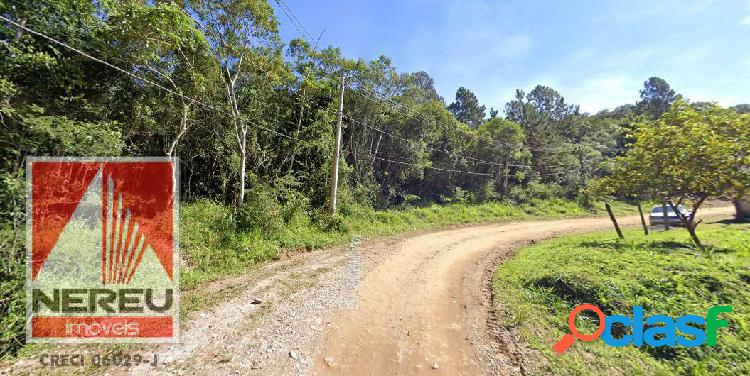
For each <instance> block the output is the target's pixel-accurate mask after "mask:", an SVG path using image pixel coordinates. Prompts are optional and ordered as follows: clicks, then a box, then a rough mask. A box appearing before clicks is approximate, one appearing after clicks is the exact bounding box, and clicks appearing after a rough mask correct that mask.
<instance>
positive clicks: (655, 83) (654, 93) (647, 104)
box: [636, 77, 677, 119]
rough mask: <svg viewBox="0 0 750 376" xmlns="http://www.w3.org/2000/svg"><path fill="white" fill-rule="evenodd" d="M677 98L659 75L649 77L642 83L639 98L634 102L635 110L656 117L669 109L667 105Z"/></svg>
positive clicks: (652, 117)
mask: <svg viewBox="0 0 750 376" xmlns="http://www.w3.org/2000/svg"><path fill="white" fill-rule="evenodd" d="M676 99H677V94H676V93H675V91H674V90H672V88H671V87H670V86H669V84H668V83H667V81H665V80H664V79H663V78H659V77H650V78H649V79H648V80H646V82H644V83H643V90H641V100H640V101H639V102H638V103H637V104H636V108H637V110H638V111H639V112H640V113H642V114H646V115H648V116H650V117H651V119H658V118H659V116H661V115H662V114H663V113H665V112H667V110H669V106H670V105H671V104H672V102H674V101H675V100H676Z"/></svg>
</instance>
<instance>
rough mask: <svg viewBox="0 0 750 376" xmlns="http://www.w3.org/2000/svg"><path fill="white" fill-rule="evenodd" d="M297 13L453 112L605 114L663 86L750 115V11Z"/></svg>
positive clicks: (443, 7) (709, 2)
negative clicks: (419, 75) (386, 61)
mask: <svg viewBox="0 0 750 376" xmlns="http://www.w3.org/2000/svg"><path fill="white" fill-rule="evenodd" d="M286 1H287V4H288V5H289V6H290V7H291V8H292V9H293V10H294V12H295V14H296V15H297V17H298V18H299V19H300V20H301V21H302V23H303V24H304V25H305V27H306V28H307V29H308V31H309V32H310V34H313V35H314V36H315V37H317V36H318V35H319V34H320V32H322V31H323V30H324V29H325V33H324V34H323V36H322V38H321V44H322V45H329V44H331V45H335V46H338V47H341V49H342V52H343V53H344V55H345V56H347V57H350V58H353V57H362V58H365V59H368V60H369V59H374V58H376V57H378V56H379V55H381V54H385V55H387V56H389V57H390V58H391V59H392V60H393V64H394V65H395V66H396V67H397V68H398V70H399V71H400V72H407V71H417V70H424V71H426V72H428V73H429V74H430V75H431V76H432V77H433V78H434V79H435V86H436V87H437V90H438V92H439V93H440V95H442V96H443V97H445V99H446V101H447V102H451V101H452V100H453V98H454V94H455V91H456V89H457V88H458V86H466V87H468V88H469V89H471V90H472V91H474V92H475V93H476V94H477V96H478V97H479V100H480V102H481V103H482V104H485V105H486V106H487V107H488V108H489V107H495V108H502V107H503V106H504V104H505V102H507V101H508V100H509V99H510V98H511V97H512V96H513V94H514V91H515V89H517V88H520V89H524V90H526V91H528V90H530V89H531V88H533V86H534V85H536V84H544V85H548V86H551V87H553V88H555V89H557V90H558V91H559V92H560V93H561V94H562V95H563V96H565V98H566V100H567V101H568V102H571V103H576V104H580V105H581V108H582V109H583V110H585V111H589V112H595V111H598V110H601V109H604V108H613V107H616V106H618V105H620V104H625V103H635V101H636V100H637V99H638V90H639V89H640V88H641V87H642V85H643V81H645V80H646V79H647V78H648V77H650V76H659V77H662V78H664V79H666V80H667V81H668V82H669V83H670V84H671V85H672V87H673V88H674V89H675V90H676V91H677V92H679V93H681V94H683V95H684V96H686V97H687V98H689V99H691V100H711V101H717V102H719V103H720V104H722V105H725V106H726V105H733V104H737V103H750V48H748V47H750V0H694V1H691V0H683V1H677V0H646V1H643V0H629V1H618V2H610V1H559V0H558V1H548V0H547V1H516V0H510V1H479V0H471V1H442V0H431V1H428V0H403V1H392V0H379V1H343V0H286ZM274 5H275V4H274ZM277 17H278V18H279V20H280V21H281V35H282V38H283V39H284V40H287V41H288V40H289V39H291V38H293V37H296V36H297V31H296V29H295V28H294V25H293V24H292V23H291V22H290V21H289V19H288V18H286V16H285V15H284V14H283V13H282V12H281V11H278V10H277Z"/></svg>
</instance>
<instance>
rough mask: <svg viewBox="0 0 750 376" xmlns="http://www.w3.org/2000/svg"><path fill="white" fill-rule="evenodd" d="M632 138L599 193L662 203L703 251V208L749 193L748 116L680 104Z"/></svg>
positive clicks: (640, 127) (646, 123)
mask: <svg viewBox="0 0 750 376" xmlns="http://www.w3.org/2000/svg"><path fill="white" fill-rule="evenodd" d="M633 138H634V139H635V140H636V141H635V142H634V143H633V144H632V145H631V148H630V149H629V150H628V152H627V153H626V154H625V155H623V156H619V157H617V158H615V159H614V169H613V171H612V174H611V175H610V176H607V177H605V178H603V179H601V181H599V182H597V184H596V187H597V189H598V190H599V191H601V192H605V193H609V194H619V195H625V196H640V197H644V196H645V197H652V198H656V199H658V200H661V201H662V202H664V203H666V204H668V205H670V206H671V207H672V209H673V210H674V212H675V213H677V214H678V216H679V217H680V219H681V221H682V222H683V225H684V226H685V228H686V229H687V230H688V232H689V233H690V236H691V238H692V239H693V241H694V242H695V244H696V245H698V246H702V245H701V242H700V239H699V238H698V236H697V234H696V232H695V229H696V227H697V226H698V223H699V222H697V221H696V213H697V211H698V209H699V208H700V207H701V205H703V204H704V203H705V202H706V200H708V199H712V198H734V197H738V196H740V195H742V194H743V193H744V192H746V191H747V190H748V189H750V171H748V169H747V166H750V157H748V156H749V155H750V152H749V151H750V117H749V116H748V115H741V114H738V113H736V112H735V111H732V110H727V109H722V108H720V107H718V106H716V105H709V106H707V107H705V108H701V109H697V108H695V107H694V106H691V105H690V104H689V103H687V102H686V101H684V100H678V101H676V102H674V103H673V104H672V106H671V108H670V110H669V111H667V112H666V113H664V114H663V115H662V116H661V117H660V118H659V119H658V120H655V121H644V122H641V123H638V124H636V126H635V130H634V135H633ZM683 204H686V205H687V204H689V205H690V208H691V209H690V212H689V214H687V215H684V214H682V213H681V212H680V211H679V210H677V206H678V205H683Z"/></svg>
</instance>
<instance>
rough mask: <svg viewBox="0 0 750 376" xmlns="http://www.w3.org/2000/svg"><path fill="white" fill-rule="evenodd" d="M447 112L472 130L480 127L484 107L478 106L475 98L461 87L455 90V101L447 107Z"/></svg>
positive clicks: (483, 115) (470, 92) (469, 91)
mask: <svg viewBox="0 0 750 376" xmlns="http://www.w3.org/2000/svg"><path fill="white" fill-rule="evenodd" d="M448 110H449V111H450V112H451V113H453V115H454V116H455V117H456V119H458V121H460V122H462V123H465V124H468V125H469V126H471V127H473V128H476V127H478V126H479V125H481V124H482V122H483V121H484V117H485V113H484V110H485V107H484V106H480V105H479V100H478V99H477V96H476V95H474V93H473V92H472V91H471V90H469V89H467V88H465V87H463V86H461V87H459V88H458V90H456V101H455V102H453V103H451V104H450V105H448Z"/></svg>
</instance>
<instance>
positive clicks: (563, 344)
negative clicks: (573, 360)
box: [552, 304, 606, 355]
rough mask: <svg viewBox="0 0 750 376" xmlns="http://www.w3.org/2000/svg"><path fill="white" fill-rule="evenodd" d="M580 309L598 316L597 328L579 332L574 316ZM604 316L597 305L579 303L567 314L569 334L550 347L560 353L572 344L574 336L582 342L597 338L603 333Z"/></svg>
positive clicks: (574, 339)
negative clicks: (593, 330)
mask: <svg viewBox="0 0 750 376" xmlns="http://www.w3.org/2000/svg"><path fill="white" fill-rule="evenodd" d="M582 311H592V312H594V313H596V315H597V316H599V328H597V329H596V331H595V332H594V333H592V334H581V333H580V332H578V329H577V328H576V316H578V314H579V313H581V312H582ZM605 318H606V317H605V316H604V312H602V310H601V309H599V307H597V306H595V305H593V304H581V305H579V306H578V307H575V308H573V310H572V311H571V312H570V315H568V328H569V329H570V334H566V335H564V336H563V337H562V339H560V340H559V341H557V343H555V345H554V346H552V349H553V350H555V352H557V354H558V355H560V354H562V353H563V352H565V350H567V349H568V347H570V346H572V345H573V344H574V343H575V342H576V338H577V339H580V340H581V341H584V342H590V341H593V340H595V339H597V338H599V336H601V335H602V333H604V326H605V323H604V320H605Z"/></svg>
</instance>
